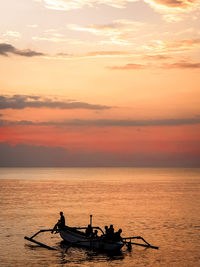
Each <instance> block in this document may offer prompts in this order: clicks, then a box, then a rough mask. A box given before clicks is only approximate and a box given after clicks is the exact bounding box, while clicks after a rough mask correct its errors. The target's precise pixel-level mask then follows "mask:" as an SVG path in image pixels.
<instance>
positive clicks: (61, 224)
mask: <svg viewBox="0 0 200 267" xmlns="http://www.w3.org/2000/svg"><path fill="white" fill-rule="evenodd" d="M64 227H65V217H64V215H63V212H62V211H61V212H60V219H59V220H58V222H57V223H56V224H55V226H54V228H53V230H52V231H51V233H52V234H53V232H54V231H55V232H56V231H57V230H58V229H63V228H64Z"/></svg>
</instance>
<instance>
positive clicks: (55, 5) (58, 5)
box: [35, 0, 137, 11]
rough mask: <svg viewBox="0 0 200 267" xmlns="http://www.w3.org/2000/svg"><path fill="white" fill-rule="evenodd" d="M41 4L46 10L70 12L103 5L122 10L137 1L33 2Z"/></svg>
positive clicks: (43, 0)
mask: <svg viewBox="0 0 200 267" xmlns="http://www.w3.org/2000/svg"><path fill="white" fill-rule="evenodd" d="M35 1H37V2H38V1H39V2H41V3H43V4H44V5H45V7H46V8H49V9H54V10H63V11H64V10H71V9H79V8H83V7H85V6H88V7H93V6H95V5H99V4H103V5H107V6H111V7H115V8H124V7H125V6H126V4H127V3H129V2H130V3H131V2H136V1H137V0H67V1H66V0H35Z"/></svg>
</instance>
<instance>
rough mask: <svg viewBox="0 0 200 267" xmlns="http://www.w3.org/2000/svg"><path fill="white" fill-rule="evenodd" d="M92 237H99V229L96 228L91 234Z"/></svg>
mask: <svg viewBox="0 0 200 267" xmlns="http://www.w3.org/2000/svg"><path fill="white" fill-rule="evenodd" d="M91 237H92V238H98V231H97V230H95V231H94V233H92V235H91Z"/></svg>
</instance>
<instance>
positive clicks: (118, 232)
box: [114, 229, 122, 241]
mask: <svg viewBox="0 0 200 267" xmlns="http://www.w3.org/2000/svg"><path fill="white" fill-rule="evenodd" d="M121 233H122V229H119V230H118V231H117V232H116V233H114V240H115V241H121V240H122V237H121Z"/></svg>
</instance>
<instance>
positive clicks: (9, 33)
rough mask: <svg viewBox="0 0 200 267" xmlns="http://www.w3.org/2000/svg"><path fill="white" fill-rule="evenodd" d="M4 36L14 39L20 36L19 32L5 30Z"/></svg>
mask: <svg viewBox="0 0 200 267" xmlns="http://www.w3.org/2000/svg"><path fill="white" fill-rule="evenodd" d="M3 36H4V37H14V38H15V39H18V38H20V37H21V34H20V32H17V31H7V32H5V33H4V34H3Z"/></svg>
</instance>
